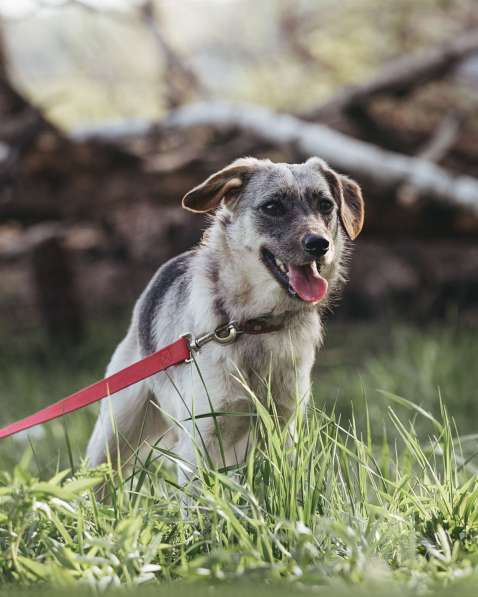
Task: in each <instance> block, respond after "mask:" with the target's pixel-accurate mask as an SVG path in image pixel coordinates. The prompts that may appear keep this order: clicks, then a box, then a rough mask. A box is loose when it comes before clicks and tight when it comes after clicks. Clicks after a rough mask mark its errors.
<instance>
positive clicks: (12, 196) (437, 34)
mask: <svg viewBox="0 0 478 597" xmlns="http://www.w3.org/2000/svg"><path fill="white" fill-rule="evenodd" d="M257 106H261V107H262V108H263V110H260V111H257ZM281 114H288V115H290V116H291V117H292V118H291V119H289V120H287V126H286V127H283V126H282V127H281V126H279V125H280V124H281V123H283V120H281V118H280V116H279V115H281ZM331 131H332V133H331ZM330 134H332V137H330ZM324 139H330V140H331V141H330V142H328V141H327V142H325V141H324ZM316 148H318V149H322V148H323V152H325V153H323V152H321V151H319V152H318V153H319V154H320V155H321V157H324V158H325V159H326V160H327V161H328V162H329V163H330V164H331V166H333V167H334V168H336V169H337V170H339V171H341V172H345V173H347V174H349V175H350V176H352V177H353V178H355V179H356V180H357V181H358V182H359V183H360V184H361V185H362V187H363V191H364V195H365V199H366V205H367V217H366V225H365V229H364V231H363V233H362V235H361V236H360V237H359V239H358V240H357V242H356V243H355V244H356V247H355V252H354V256H353V259H352V266H351V271H350V281H349V284H348V286H347V288H346V290H345V292H344V295H343V298H342V300H341V302H340V305H338V306H337V307H336V308H335V309H334V312H333V313H332V314H331V315H330V316H329V317H328V320H329V321H328V330H329V332H328V338H327V340H326V348H325V350H324V351H322V352H321V353H320V356H319V359H318V365H317V379H318V384H317V400H318V403H319V404H320V405H321V406H322V405H336V408H338V409H339V410H341V411H343V412H344V415H345V416H347V414H349V413H350V411H351V409H352V408H353V409H354V410H356V411H359V412H360V411H361V410H363V408H364V398H366V399H367V401H368V402H369V405H370V410H371V413H372V417H373V418H374V421H376V422H377V430H378V432H380V428H381V425H382V422H383V418H384V415H385V412H386V408H387V402H386V399H385V398H384V396H383V394H382V393H381V390H385V391H390V392H396V393H398V394H400V395H402V396H404V397H406V398H408V399H410V400H412V401H414V402H416V403H419V404H422V405H423V406H425V407H426V408H429V409H430V410H432V411H434V412H438V411H439V408H440V406H439V399H440V396H441V398H442V399H443V401H444V402H445V403H446V404H447V405H448V407H449V409H450V411H451V413H452V415H453V416H454V417H455V418H456V420H457V424H458V426H459V428H460V431H462V432H463V433H473V431H476V427H477V425H476V424H475V422H476V421H477V418H476V417H474V415H475V414H477V415H478V406H476V405H475V403H477V400H476V398H478V396H477V390H476V388H478V368H477V367H476V361H477V358H478V339H477V337H476V330H477V327H478V5H477V3H476V0H420V1H417V0H342V1H341V2H336V1H334V0H296V1H294V0H264V1H263V2H255V1H253V0H182V1H173V0H171V1H169V0H162V1H160V0H157V1H146V2H144V1H137V2H134V1H132V0H130V1H128V0H0V381H1V384H0V400H1V405H2V408H1V411H0V423H5V422H7V421H9V420H13V419H16V418H18V417H19V416H22V415H25V414H27V413H29V412H31V411H32V410H33V409H34V408H40V407H41V406H44V405H46V404H48V403H49V402H52V401H54V400H57V399H59V398H61V397H63V396H64V395H65V394H67V393H69V392H71V391H73V390H75V389H77V388H79V387H81V386H82V385H85V384H87V383H90V382H92V381H94V380H95V379H96V378H97V377H99V376H101V375H102V373H103V370H104V367H105V365H106V362H107V360H108V358H109V355H110V354H111V352H112V350H113V349H114V347H115V345H116V343H117V342H118V341H119V340H120V339H121V337H122V335H123V334H124V333H125V330H126V326H127V323H128V318H129V316H130V312H131V308H132V306H133V304H134V301H135V300H136V298H137V297H138V295H139V293H140V292H141V290H142V289H143V288H144V286H145V284H146V283H147V281H148V279H149V278H150V276H151V275H152V274H153V273H154V271H155V270H156V269H157V267H158V266H159V265H161V263H163V262H164V261H165V260H167V259H168V258H170V257H171V256H173V255H175V254H177V253H179V252H181V251H184V250H186V249H188V248H190V247H191V246H192V245H193V244H194V243H195V242H197V241H198V239H199V238H200V236H201V233H202V231H203V230H204V227H205V226H206V224H207V221H206V220H205V219H202V218H201V217H198V216H193V215H191V214H187V213H186V212H183V211H182V210H181V209H180V207H179V205H180V199H181V197H182V195H183V194H184V193H185V192H186V191H187V190H189V189H190V188H192V187H193V186H194V185H196V184H198V183H199V182H200V181H201V180H203V179H204V178H205V177H207V176H208V175H209V174H211V173H212V172H213V171H214V170H216V169H219V168H221V167H223V166H224V165H225V164H227V163H228V162H230V161H231V160H233V159H235V158H237V157H240V156H243V155H254V156H257V157H269V158H271V159H273V160H275V161H291V162H296V161H302V160H304V159H306V158H308V157H309V156H310V155H311V154H313V153H317V151H316ZM377 390H380V392H377ZM92 417H93V413H92V412H90V413H87V414H79V415H73V416H72V417H70V418H69V419H68V421H66V422H56V423H52V424H49V425H47V426H44V427H42V428H40V429H37V430H34V431H33V432H32V433H31V434H30V436H29V437H27V436H22V437H21V438H19V439H15V440H8V441H9V442H10V443H9V444H8V446H6V444H5V446H2V447H1V450H0V456H1V457H2V458H4V459H6V460H12V461H14V460H15V458H17V456H18V454H17V449H16V447H15V446H16V445H17V443H15V442H27V441H32V438H34V439H35V438H36V439H35V441H37V442H39V443H38V446H37V451H38V452H39V453H43V455H44V456H45V457H44V458H42V459H41V461H42V462H43V463H48V466H50V465H51V466H53V464H52V463H55V462H58V458H63V448H62V447H61V446H64V443H62V441H61V438H62V435H63V433H64V432H65V429H66V427H64V426H65V425H66V426H68V425H69V426H70V427H71V428H72V429H73V431H71V432H72V433H74V438H75V442H74V449H75V450H76V455H77V458H79V457H80V454H81V453H82V450H83V447H84V442H85V439H86V436H87V433H88V431H89V429H90V428H91V423H92ZM58 438H60V440H59V439H58ZM42 466H43V464H42Z"/></svg>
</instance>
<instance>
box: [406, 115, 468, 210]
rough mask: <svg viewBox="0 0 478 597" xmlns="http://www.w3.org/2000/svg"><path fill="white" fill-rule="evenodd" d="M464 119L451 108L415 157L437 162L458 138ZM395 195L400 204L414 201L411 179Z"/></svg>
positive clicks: (463, 116) (414, 194) (415, 197)
mask: <svg viewBox="0 0 478 597" xmlns="http://www.w3.org/2000/svg"><path fill="white" fill-rule="evenodd" d="M465 120H466V119H465V115H464V114H463V113H460V112H456V111H455V110H452V111H451V112H450V113H449V114H447V115H446V116H445V118H444V119H443V121H442V122H441V124H440V126H439V127H438V128H437V130H436V131H435V134H434V135H433V136H432V138H431V139H430V140H429V141H428V143H427V144H426V145H424V146H423V147H422V148H421V149H420V150H419V151H418V152H417V157H418V158H420V159H422V160H428V161H429V162H433V163H435V164H436V163H437V162H439V161H440V160H441V159H442V158H443V157H444V156H445V155H446V153H447V152H448V151H449V149H450V148H451V147H452V145H453V144H454V143H455V142H456V140H457V139H458V136H459V134H460V131H461V130H462V127H463V124H464V122H465ZM397 196H398V200H399V202H400V203H401V204H402V205H412V204H413V203H416V201H417V193H416V190H415V185H414V181H413V179H411V180H409V181H408V182H407V183H405V184H404V185H402V186H401V187H400V188H399V189H398V192H397Z"/></svg>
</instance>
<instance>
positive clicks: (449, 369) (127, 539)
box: [0, 326, 478, 597]
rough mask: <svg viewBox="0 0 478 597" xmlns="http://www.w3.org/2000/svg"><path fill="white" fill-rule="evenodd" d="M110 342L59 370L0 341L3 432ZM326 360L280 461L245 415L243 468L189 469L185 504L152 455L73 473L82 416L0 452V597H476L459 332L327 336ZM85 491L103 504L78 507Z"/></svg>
mask: <svg viewBox="0 0 478 597" xmlns="http://www.w3.org/2000/svg"><path fill="white" fill-rule="evenodd" d="M120 333H121V331H120V330H119V331H118V330H117V329H113V330H110V329H96V330H94V333H93V334H92V340H91V341H89V342H87V343H86V344H85V345H84V346H82V347H78V348H77V349H75V350H74V351H72V353H71V354H69V355H63V357H61V358H60V356H59V355H58V354H57V355H46V354H44V353H43V351H42V350H40V347H41V344H40V343H39V342H37V343H35V342H30V343H29V344H28V345H25V344H24V343H18V344H17V343H15V342H11V343H10V345H9V346H8V349H6V348H5V347H4V348H3V349H2V351H4V354H3V355H2V356H3V358H0V363H1V368H2V370H1V374H2V382H3V388H2V393H4V395H3V397H2V404H5V405H7V406H8V409H7V411H6V410H4V411H3V414H2V417H3V418H4V419H8V418H12V416H13V415H14V413H16V416H19V415H22V414H26V413H27V412H29V411H30V410H31V409H32V408H36V407H38V406H40V405H41V404H44V403H46V402H47V401H48V400H54V399H57V398H59V397H60V396H62V395H63V394H64V393H66V392H67V391H70V390H73V389H75V388H76V387H79V386H81V385H83V384H85V383H88V382H90V381H92V380H93V379H94V378H95V376H97V375H99V374H100V370H101V368H102V366H103V363H104V362H105V360H106V358H107V352H108V350H109V347H110V346H111V344H112V343H113V341H114V340H115V339H116V338H117V336H118V335H120ZM326 346H327V350H325V351H323V352H322V353H321V354H320V357H319V365H318V371H317V379H318V381H317V387H316V402H315V406H313V407H312V408H311V409H310V411H309V413H308V416H307V417H306V418H302V419H300V420H299V421H298V422H297V424H298V432H297V437H296V439H295V441H294V445H291V443H290V442H288V441H286V439H287V438H286V437H285V433H284V432H282V431H281V430H280V428H279V426H278V425H277V422H276V420H275V416H274V412H273V408H272V406H271V405H266V406H265V407H264V406H262V405H260V404H259V403H257V404H256V407H257V417H256V426H255V430H254V437H253V439H254V441H252V442H251V446H252V447H251V451H250V453H249V457H248V460H247V463H246V464H245V465H244V466H243V467H241V468H239V469H237V470H235V471H215V470H212V469H210V468H208V467H206V466H205V465H201V466H200V469H199V471H198V479H197V480H196V481H195V482H194V483H193V484H192V485H191V486H190V487H188V488H185V489H183V490H182V489H179V488H177V487H176V485H175V479H174V472H173V470H172V467H171V465H170V464H169V463H168V458H167V457H164V455H162V454H161V451H160V450H159V449H158V448H157V447H152V448H151V452H150V454H149V456H148V457H146V458H145V459H143V460H142V461H138V463H137V466H136V469H135V473H134V475H133V476H131V477H130V478H122V477H121V475H118V474H117V473H115V472H114V471H112V470H111V469H110V468H109V467H108V466H105V467H103V468H101V469H99V470H97V471H88V470H86V469H84V468H83V467H82V465H81V454H82V453H83V450H84V445H85V441H86V438H87V434H88V431H89V430H90V429H91V425H92V421H93V415H94V413H93V412H86V413H83V414H81V413H80V414H76V415H73V416H71V417H69V418H68V420H67V423H66V424H67V428H66V432H65V428H64V427H63V425H62V423H61V422H58V421H57V422H53V423H51V424H49V425H46V426H45V427H44V431H43V433H44V435H43V436H41V437H33V438H31V440H30V443H29V442H28V441H27V440H26V439H23V440H19V441H17V440H14V439H9V440H4V441H3V442H2V443H1V444H0V458H1V466H0V468H1V469H2V471H1V472H0V591H1V590H4V591H8V592H11V591H12V590H13V589H15V590H31V589H32V588H35V589H37V590H38V589H42V587H43V590H45V591H48V594H49V595H50V594H52V593H51V589H50V588H48V587H51V586H56V587H63V588H64V589H65V588H67V587H68V590H70V591H71V590H72V588H73V587H75V588H76V587H80V588H81V587H82V586H83V589H84V590H86V589H87V588H88V590H95V591H97V590H100V589H104V588H107V587H108V588H113V587H117V586H126V587H129V588H132V587H133V586H137V585H138V584H141V585H142V589H141V594H143V593H144V594H145V595H147V594H149V592H152V591H153V590H154V592H155V594H157V593H159V594H160V595H161V594H163V593H164V594H171V592H172V591H173V590H174V591H175V592H177V594H178V597H181V595H189V594H191V593H192V592H193V591H194V594H195V595H196V596H197V595H201V594H202V593H206V592H207V593H208V594H210V592H209V589H208V587H210V586H215V587H216V592H217V591H219V592H220V593H221V594H222V593H224V594H226V595H231V596H232V595H235V594H236V593H237V594H245V593H247V594H249V593H250V594H252V595H254V594H258V595H259V594H261V595H262V594H265V595H267V594H268V593H271V592H274V593H276V594H277V593H279V594H284V595H285V594H290V593H291V592H295V591H297V592H306V593H308V592H319V593H320V594H322V595H329V594H330V595H332V594H333V595H341V594H344V595H348V594H351V592H352V593H353V594H354V595H355V594H357V595H370V594H376V595H380V594H382V593H385V592H386V593H387V594H388V595H394V594H397V595H398V594H400V595H404V594H405V595H407V594H421V593H423V592H437V594H457V592H459V593H460V594H464V595H466V594H470V595H471V594H472V592H475V587H476V585H477V582H478V501H477V497H478V477H477V474H476V467H475V465H476V458H475V451H476V443H477V441H476V440H477V438H476V437H470V434H472V433H473V432H474V431H476V427H474V424H475V421H476V417H475V414H476V409H477V407H476V406H475V405H474V397H475V396H476V388H477V387H478V386H477V382H478V372H477V370H476V368H475V367H474V360H475V358H476V355H477V354H478V339H477V338H475V335H474V334H473V330H466V329H460V328H457V327H451V326H447V327H441V328H438V329H428V330H417V329H413V328H407V327H403V326H395V327H394V331H393V332H389V331H388V330H387V329H386V328H379V327H377V326H374V328H357V327H354V328H350V326H347V327H344V328H338V327H336V328H333V329H331V331H330V334H329V338H328V339H327V342H326ZM19 362H21V363H22V365H21V366H20V365H19V364H18V363H19ZM440 395H441V399H440ZM8 397H10V400H9V398H8ZM251 399H252V400H254V397H252V396H251ZM22 400H23V401H22ZM445 405H446V406H445ZM455 420H456V421H457V422H458V424H455ZM458 430H459V431H458ZM463 434H467V436H468V437H464V438H463ZM66 438H68V442H67V441H66ZM68 443H69V444H70V446H71V450H68V449H67V445H68ZM22 455H23V456H22ZM161 456H163V457H162V458H161ZM66 468H69V469H70V471H68V470H67V471H66V472H64V473H61V472H60V471H62V470H64V469H66ZM72 468H73V469H74V471H75V472H74V473H72V472H71V469H72ZM98 479H101V480H102V482H103V483H105V484H106V488H107V491H108V492H109V493H110V495H111V498H110V500H109V501H107V502H105V503H99V502H97V500H96V499H95V498H94V494H93V491H92V488H93V486H94V484H95V483H97V482H98ZM115 486H117V489H116V490H115V491H113V488H114V487H115ZM185 494H187V495H188V497H185ZM171 583H172V584H171ZM135 590H137V589H135ZM473 594H474V593H473Z"/></svg>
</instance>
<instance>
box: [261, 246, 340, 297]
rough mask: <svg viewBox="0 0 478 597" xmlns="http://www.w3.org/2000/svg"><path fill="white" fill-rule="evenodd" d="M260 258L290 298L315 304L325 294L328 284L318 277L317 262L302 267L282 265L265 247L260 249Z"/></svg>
mask: <svg viewBox="0 0 478 597" xmlns="http://www.w3.org/2000/svg"><path fill="white" fill-rule="evenodd" d="M261 257H262V261H263V262H264V264H265V265H266V267H267V269H268V270H269V271H270V272H271V273H272V275H273V276H274V278H275V279H276V280H277V281H278V282H279V284H280V285H281V286H282V287H283V288H285V290H286V291H287V292H288V293H289V294H290V296H292V297H294V298H297V299H300V300H302V301H304V302H306V303H316V302H318V301H320V300H322V299H323V298H324V296H325V295H326V294H327V287H328V283H327V280H326V279H325V278H323V277H322V276H321V275H320V273H319V267H320V266H319V264H318V263H317V261H311V262H310V263H305V264H304V265H293V264H292V263H284V262H283V261H281V260H280V259H277V257H274V255H273V254H272V253H271V252H270V251H269V249H266V248H265V247H262V249H261Z"/></svg>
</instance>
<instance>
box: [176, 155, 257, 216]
mask: <svg viewBox="0 0 478 597" xmlns="http://www.w3.org/2000/svg"><path fill="white" fill-rule="evenodd" d="M258 164H259V160H256V159H255V158H239V159H238V160H235V161H234V162H232V164H229V166H226V167H225V168H223V169H222V170H219V172H216V173H215V174H213V175H212V176H210V177H209V178H208V179H207V180H205V181H204V182H203V183H201V184H200V185H198V186H197V187H194V189H192V190H191V191H189V193H186V195H184V197H183V201H182V206H183V207H184V209H188V210H189V211H194V212H198V213H203V212H206V211H211V210H213V209H215V208H216V207H217V206H218V205H219V203H220V202H221V201H222V199H227V198H228V197H229V198H231V197H232V196H233V194H234V191H237V189H239V187H241V186H242V185H243V184H244V182H245V179H246V177H247V176H248V175H250V174H251V173H252V171H253V170H255V169H256V168H257V167H258Z"/></svg>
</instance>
